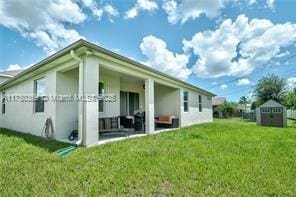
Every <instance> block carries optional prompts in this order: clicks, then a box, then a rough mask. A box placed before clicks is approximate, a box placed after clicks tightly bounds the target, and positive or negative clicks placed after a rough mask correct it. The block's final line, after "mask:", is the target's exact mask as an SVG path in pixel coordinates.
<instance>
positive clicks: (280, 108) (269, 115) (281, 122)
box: [256, 99, 287, 127]
mask: <svg viewBox="0 0 296 197" xmlns="http://www.w3.org/2000/svg"><path fill="white" fill-rule="evenodd" d="M256 122H257V125H261V126H273V127H287V108H286V107H285V106H284V105H282V104H280V103H278V102H276V101H274V100H272V99H271V100H269V101H266V102H265V103H263V104H262V105H260V106H259V107H257V108H256Z"/></svg>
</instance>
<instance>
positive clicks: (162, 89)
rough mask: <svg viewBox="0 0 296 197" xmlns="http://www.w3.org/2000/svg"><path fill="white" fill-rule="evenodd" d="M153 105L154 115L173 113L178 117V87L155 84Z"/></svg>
mask: <svg viewBox="0 0 296 197" xmlns="http://www.w3.org/2000/svg"><path fill="white" fill-rule="evenodd" d="M154 107H155V108H154V109H155V110H154V111H155V116H159V115H173V116H176V117H177V118H180V117H179V116H180V96H179V89H176V88H171V87H168V86H163V85H156V86H155V88H154Z"/></svg>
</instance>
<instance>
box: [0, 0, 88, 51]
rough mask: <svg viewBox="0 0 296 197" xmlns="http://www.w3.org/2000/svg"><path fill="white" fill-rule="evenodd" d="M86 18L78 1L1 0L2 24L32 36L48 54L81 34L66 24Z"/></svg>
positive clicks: (0, 16)
mask: <svg viewBox="0 0 296 197" xmlns="http://www.w3.org/2000/svg"><path fill="white" fill-rule="evenodd" d="M85 19H86V15H85V14H84V13H83V12H82V10H81V9H80V8H79V6H78V4H77V3H76V2H74V1H71V0H53V1H50V0H42V1H38V0H26V1H23V0H9V1H8V0H3V1H0V24H1V25H3V26H5V27H7V28H11V29H16V30H18V31H19V32H20V33H21V35H22V36H24V37H26V38H29V39H33V40H34V41H35V42H36V43H37V45H38V46H40V47H42V48H43V49H44V50H45V51H46V52H47V53H49V54H50V53H53V52H55V51H56V50H58V49H60V48H62V47H64V46H65V45H68V44H70V43H72V42H74V41H76V40H78V39H79V38H82V36H81V35H80V34H79V33H78V32H77V31H76V30H74V29H71V28H66V27H65V26H64V24H65V23H69V24H79V23H81V22H83V21H84V20H85Z"/></svg>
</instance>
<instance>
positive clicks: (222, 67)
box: [183, 15, 296, 77]
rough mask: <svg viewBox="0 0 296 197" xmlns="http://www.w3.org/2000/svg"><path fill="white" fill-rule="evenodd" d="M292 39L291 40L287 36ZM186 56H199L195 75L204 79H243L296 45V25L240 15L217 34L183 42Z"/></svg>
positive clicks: (223, 23) (229, 21)
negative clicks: (289, 47)
mask: <svg viewBox="0 0 296 197" xmlns="http://www.w3.org/2000/svg"><path fill="white" fill-rule="evenodd" d="M287 35H289V36H287ZM183 44H184V47H183V50H184V51H185V52H191V51H192V52H193V54H195V55H196V56H198V60H197V62H196V64H195V65H194V66H193V68H192V70H193V72H194V73H195V74H196V75H198V76H200V77H221V76H242V75H247V74H250V73H251V72H253V71H254V70H255V69H256V68H258V67H260V66H262V65H264V64H266V63H267V62H269V61H271V60H272V58H273V57H275V56H276V55H278V54H280V53H281V48H284V47H288V46H289V45H293V44H296V24H292V23H284V24H273V23H272V22H271V21H269V20H267V19H256V18H255V19H252V20H250V21H249V19H248V18H247V17H246V16H244V15H240V16H238V18H237V19H236V20H235V21H232V20H231V19H227V20H224V21H223V22H222V24H221V25H220V26H219V27H218V28H217V29H216V30H213V31H209V30H208V31H204V32H199V33H196V34H195V35H194V36H193V38H192V39H191V40H189V41H187V40H184V41H183Z"/></svg>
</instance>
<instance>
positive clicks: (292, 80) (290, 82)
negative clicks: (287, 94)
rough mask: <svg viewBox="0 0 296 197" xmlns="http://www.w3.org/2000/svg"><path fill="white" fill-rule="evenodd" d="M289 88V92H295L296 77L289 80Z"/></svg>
mask: <svg viewBox="0 0 296 197" xmlns="http://www.w3.org/2000/svg"><path fill="white" fill-rule="evenodd" d="M287 88H288V90H293V89H294V88H296V77H291V78H289V79H287Z"/></svg>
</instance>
